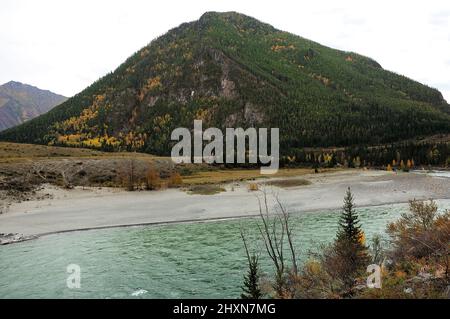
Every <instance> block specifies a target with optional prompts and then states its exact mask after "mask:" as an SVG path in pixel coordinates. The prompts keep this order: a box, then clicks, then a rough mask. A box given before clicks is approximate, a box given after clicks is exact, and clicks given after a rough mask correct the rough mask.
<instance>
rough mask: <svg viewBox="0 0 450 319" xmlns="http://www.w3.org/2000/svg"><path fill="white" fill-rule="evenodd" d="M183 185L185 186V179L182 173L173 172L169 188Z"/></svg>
mask: <svg viewBox="0 0 450 319" xmlns="http://www.w3.org/2000/svg"><path fill="white" fill-rule="evenodd" d="M181 185H183V178H182V177H181V175H180V173H178V172H173V173H172V174H170V176H169V180H168V182H167V186H168V187H169V188H177V187H180V186H181Z"/></svg>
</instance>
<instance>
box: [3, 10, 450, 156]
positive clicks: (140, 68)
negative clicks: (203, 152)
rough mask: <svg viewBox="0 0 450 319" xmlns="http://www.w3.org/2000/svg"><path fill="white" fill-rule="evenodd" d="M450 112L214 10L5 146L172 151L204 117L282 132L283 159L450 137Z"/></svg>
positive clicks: (418, 93)
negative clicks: (183, 132) (182, 131)
mask: <svg viewBox="0 0 450 319" xmlns="http://www.w3.org/2000/svg"><path fill="white" fill-rule="evenodd" d="M97 96H104V100H102V102H101V103H100V104H99V105H98V108H97V109H96V111H98V113H96V114H95V116H94V117H92V118H90V119H87V120H83V123H82V124H83V125H81V126H76V127H67V125H66V126H64V125H63V126H61V125H58V123H59V124H61V123H63V122H64V121H65V120H68V119H70V118H72V117H75V118H78V119H79V118H80V115H81V114H82V112H83V110H85V109H86V108H89V107H92V105H93V104H94V101H95V100H96V97H97ZM449 110H450V108H449V105H448V104H447V103H446V101H445V100H444V99H443V98H442V95H441V93H440V92H439V91H437V90H435V89H432V88H429V87H427V86H425V85H422V84H420V83H418V82H415V81H413V80H410V79H408V78H405V77H403V76H400V75H397V74H395V73H392V72H388V71H386V70H384V69H382V67H381V66H380V65H379V64H378V63H377V62H375V61H373V60H371V59H370V58H367V57H364V56H361V55H358V54H355V53H350V52H343V51H338V50H334V49H331V48H328V47H325V46H322V45H320V44H318V43H315V42H313V41H310V40H307V39H304V38H301V37H298V36H295V35H293V34H290V33H286V32H282V31H279V30H277V29H275V28H273V27H272V26H270V25H267V24H264V23H261V22H259V21H258V20H255V19H253V18H250V17H247V16H244V15H242V14H238V13H233V12H230V13H214V12H212V13H206V14H205V15H203V16H202V17H201V18H200V20H198V21H195V22H191V23H185V24H182V25H181V26H179V27H178V28H175V29H173V30H171V31H169V32H168V33H167V34H165V35H163V36H162V37H160V38H158V39H156V40H154V41H153V42H151V43H150V44H149V45H148V46H147V47H145V48H143V49H142V50H140V51H139V52H137V53H136V54H134V55H133V56H132V57H130V58H129V59H128V60H127V61H126V62H125V63H124V64H122V65H121V66H120V67H119V68H118V69H117V70H116V71H114V72H113V73H111V74H108V75H106V76H105V77H103V78H102V79H100V80H99V81H97V82H96V83H94V84H92V85H91V86H90V87H88V88H87V89H86V90H84V91H83V92H81V93H80V94H78V95H76V96H74V97H73V98H71V99H69V100H68V101H67V102H65V103H63V104H62V105H60V106H58V107H56V108H55V109H53V110H52V111H50V112H49V113H47V114H46V115H44V116H41V117H39V118H37V119H35V120H32V121H30V122H27V123H25V124H23V125H21V126H18V127H16V128H13V129H10V130H7V131H5V132H2V133H1V134H0V139H1V140H8V141H15V142H28V143H41V144H47V143H52V144H55V145H59V143H61V142H60V141H58V137H60V136H69V135H71V134H76V135H81V136H82V140H87V139H92V138H98V137H105V136H108V137H114V138H116V139H117V140H118V143H117V144H108V143H106V142H102V143H100V145H99V146H97V147H98V148H100V149H103V150H108V151H113V150H128V151H130V150H135V151H144V152H148V153H154V154H158V155H169V154H170V150H171V147H172V145H173V143H172V142H171V141H170V133H171V131H172V130H173V129H174V128H176V127H188V128H190V127H192V125H193V120H194V119H197V118H202V119H203V120H204V125H205V127H212V126H215V127H219V128H221V129H224V128H225V127H249V126H256V127H279V128H280V147H281V152H282V154H283V155H286V156H288V155H289V156H292V155H293V154H294V153H295V152H297V150H299V149H302V148H304V147H328V146H333V147H337V146H353V145H375V144H386V143H391V142H394V141H399V140H406V139H410V138H416V137H419V136H428V135H432V134H437V133H444V134H448V133H450V115H449V112H450V111H449ZM129 133H133V134H134V136H138V135H139V134H141V135H142V136H141V137H134V139H135V140H136V141H138V142H139V143H130V142H129V141H126V139H125V138H124V136H126V135H128V134H129ZM141 142H142V143H141ZM62 144H63V145H66V144H64V143H62ZM72 146H73V145H72ZM79 146H83V144H82V142H80V145H79ZM390 160H392V159H390ZM337 162H338V161H337ZM349 163H350V164H352V163H351V162H349ZM385 164H386V163H383V165H385Z"/></svg>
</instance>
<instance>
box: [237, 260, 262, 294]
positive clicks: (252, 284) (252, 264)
mask: <svg viewBox="0 0 450 319" xmlns="http://www.w3.org/2000/svg"><path fill="white" fill-rule="evenodd" d="M259 271H260V270H259V261H258V256H256V255H255V254H253V255H252V256H251V257H250V258H249V259H248V273H247V275H245V276H244V286H243V287H242V290H243V293H242V294H241V298H242V299H261V297H262V293H261V289H260V288H259V277H260V276H259Z"/></svg>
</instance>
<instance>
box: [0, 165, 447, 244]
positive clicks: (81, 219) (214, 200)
mask: <svg viewBox="0 0 450 319" xmlns="http://www.w3.org/2000/svg"><path fill="white" fill-rule="evenodd" d="M300 178H302V179H307V180H309V181H311V182H312V184H311V185H307V186H299V187H293V188H287V189H281V188H277V187H273V186H270V187H267V188H266V191H267V192H268V193H269V194H270V193H278V195H279V198H280V200H281V201H282V202H283V204H284V205H285V206H286V207H287V208H288V209H289V210H290V211H314V210H325V209H334V208H340V207H341V205H342V199H343V197H344V194H345V191H346V189H347V187H351V188H352V191H353V193H354V195H355V199H356V204H357V205H358V206H372V205H382V204H391V203H401V202H407V201H408V200H410V199H413V198H416V199H429V198H435V199H448V198H450V178H444V177H439V176H432V175H428V174H416V173H399V174H396V173H392V172H384V171H364V170H349V171H341V172H335V173H327V174H316V175H313V174H312V175H306V176H301V177H300ZM263 182H264V181H258V183H263ZM224 187H225V188H226V190H227V191H226V192H223V193H220V194H217V195H189V194H187V193H186V192H184V191H182V190H175V189H170V190H165V191H159V192H132V193H130V192H125V191H122V190H118V189H93V188H89V189H81V188H77V189H75V190H70V191H66V190H61V189H58V188H55V187H50V186H49V187H46V188H45V189H43V190H41V191H40V192H41V193H43V194H45V193H49V194H51V195H52V197H53V198H52V199H45V200H41V201H29V202H23V203H19V204H13V205H12V206H11V207H10V210H9V212H8V213H6V214H3V215H0V233H5V234H7V233H14V234H16V233H19V234H24V235H26V236H30V235H42V234H48V233H57V232H65V231H72V230H84V229H92V228H105V227H118V226H128V225H141V224H153V223H170V222H182V221H199V220H207V219H220V218H233V217H243V216H252V215H257V214H258V200H257V196H258V193H259V192H250V191H248V188H247V183H245V182H243V183H239V184H233V185H231V184H229V185H224Z"/></svg>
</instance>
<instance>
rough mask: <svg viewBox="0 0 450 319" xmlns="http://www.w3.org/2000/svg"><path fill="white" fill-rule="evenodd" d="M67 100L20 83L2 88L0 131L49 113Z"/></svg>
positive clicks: (8, 84)
mask: <svg viewBox="0 0 450 319" xmlns="http://www.w3.org/2000/svg"><path fill="white" fill-rule="evenodd" d="M66 100H67V98H66V97H64V96H61V95H58V94H55V93H52V92H50V91H44V90H40V89H38V88H36V87H34V86H31V85H27V84H22V83H19V82H13V81H11V82H8V83H6V84H3V85H1V86H0V131H2V130H5V129H7V128H10V127H13V126H16V125H19V124H21V123H23V122H26V121H28V120H31V119H33V118H35V117H37V116H39V115H41V114H44V113H46V112H48V111H49V110H50V109H52V108H53V107H55V106H56V105H58V104H61V103H62V102H64V101H66Z"/></svg>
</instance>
